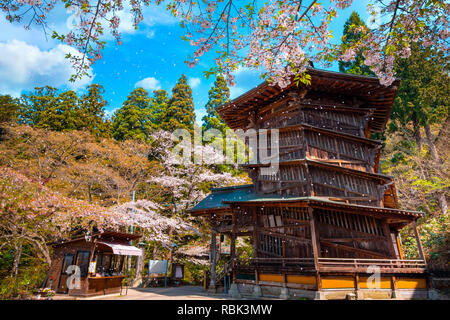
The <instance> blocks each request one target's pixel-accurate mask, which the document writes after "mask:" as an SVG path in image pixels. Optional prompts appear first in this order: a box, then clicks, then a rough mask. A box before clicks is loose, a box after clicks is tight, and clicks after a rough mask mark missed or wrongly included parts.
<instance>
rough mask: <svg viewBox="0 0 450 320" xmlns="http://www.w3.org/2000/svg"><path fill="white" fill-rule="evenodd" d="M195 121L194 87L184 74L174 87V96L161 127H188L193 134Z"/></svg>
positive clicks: (165, 128) (169, 128)
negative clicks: (192, 87)
mask: <svg viewBox="0 0 450 320" xmlns="http://www.w3.org/2000/svg"><path fill="white" fill-rule="evenodd" d="M194 122H195V113H194V101H193V99H192V89H191V87H190V86H189V84H188V83H187V79H186V76H185V75H184V74H183V75H182V76H181V77H180V79H179V80H178V82H177V84H176V85H175V87H174V88H173V89H172V98H171V99H170V101H169V105H168V107H167V111H166V113H165V115H164V118H163V120H162V122H161V128H162V129H164V130H167V131H174V130H175V129H179V128H183V129H187V130H189V131H190V132H191V134H193V131H194Z"/></svg>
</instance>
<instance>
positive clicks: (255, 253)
mask: <svg viewBox="0 0 450 320" xmlns="http://www.w3.org/2000/svg"><path fill="white" fill-rule="evenodd" d="M256 210H257V207H252V216H253V258H258V215H257V212H256Z"/></svg>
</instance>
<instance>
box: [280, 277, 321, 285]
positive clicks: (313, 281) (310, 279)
mask: <svg viewBox="0 0 450 320" xmlns="http://www.w3.org/2000/svg"><path fill="white" fill-rule="evenodd" d="M287 282H288V283H300V284H311V285H316V277H314V276H292V275H288V276H287Z"/></svg>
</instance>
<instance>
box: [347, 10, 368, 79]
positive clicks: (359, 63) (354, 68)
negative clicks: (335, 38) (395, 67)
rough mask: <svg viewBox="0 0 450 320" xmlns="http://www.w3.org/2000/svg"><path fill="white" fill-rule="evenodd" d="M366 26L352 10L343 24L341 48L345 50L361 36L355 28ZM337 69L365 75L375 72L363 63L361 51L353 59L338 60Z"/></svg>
mask: <svg viewBox="0 0 450 320" xmlns="http://www.w3.org/2000/svg"><path fill="white" fill-rule="evenodd" d="M360 26H364V27H365V26H366V24H365V23H364V21H362V20H361V17H360V16H359V14H358V13H357V12H355V11H353V12H352V14H351V15H350V18H348V19H347V21H346V22H345V25H344V34H343V36H342V43H341V50H342V52H344V51H345V49H347V48H348V47H349V46H350V45H351V44H352V43H355V42H358V41H359V40H360V38H361V36H362V34H361V32H358V31H356V28H358V27H360ZM339 71H340V72H345V73H353V74H360V75H365V76H374V75H375V74H374V73H373V72H372V70H370V68H369V67H368V66H366V65H365V64H364V57H363V55H362V53H361V52H359V53H357V54H356V57H355V60H353V61H339Z"/></svg>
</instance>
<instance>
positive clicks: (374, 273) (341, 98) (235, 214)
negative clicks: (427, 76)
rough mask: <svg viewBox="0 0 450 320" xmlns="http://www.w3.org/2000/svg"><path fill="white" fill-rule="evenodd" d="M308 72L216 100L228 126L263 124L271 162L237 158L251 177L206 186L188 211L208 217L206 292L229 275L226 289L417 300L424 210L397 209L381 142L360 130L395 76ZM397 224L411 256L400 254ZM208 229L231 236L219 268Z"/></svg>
mask: <svg viewBox="0 0 450 320" xmlns="http://www.w3.org/2000/svg"><path fill="white" fill-rule="evenodd" d="M308 72H309V74H310V75H311V84H310V85H309V86H305V85H299V86H297V85H296V84H294V83H292V84H291V85H290V86H288V87H287V88H284V89H280V88H279V87H278V86H272V85H270V84H268V83H267V82H264V83H262V84H261V85H259V86H258V87H256V88H254V89H252V90H250V91H248V92H247V93H245V94H243V95H241V96H240V97H238V98H236V99H235V100H233V101H231V102H230V103H228V104H226V105H224V106H221V107H220V108H218V109H217V111H218V113H219V114H220V116H221V117H222V119H223V120H224V121H225V122H226V124H227V125H228V126H229V127H230V128H231V129H234V130H236V129H243V130H248V129H255V130H256V131H258V130H260V129H267V132H268V137H269V140H270V137H271V132H273V130H274V129H277V130H278V146H279V148H278V149H279V150H278V154H277V156H278V158H279V163H278V170H277V172H276V174H272V175H267V174H265V173H263V172H262V171H261V170H262V168H264V167H266V166H268V165H270V164H263V163H262V162H261V161H259V160H260V159H259V156H258V157H257V159H256V161H253V162H252V163H248V164H245V165H244V167H245V168H246V170H247V171H248V174H249V176H250V178H251V179H252V181H253V184H251V185H244V186H235V187H228V188H219V189H214V190H212V193H211V194H210V195H209V196H207V197H206V198H205V199H204V200H202V201H201V202H200V203H199V204H198V205H197V206H195V207H194V208H192V209H191V210H190V211H191V214H192V215H196V216H203V217H205V218H206V219H208V220H209V223H210V226H211V233H212V240H211V256H210V258H211V284H210V289H211V290H213V291H214V290H215V286H218V285H220V284H222V285H223V283H222V282H224V280H223V279H224V275H225V274H226V273H228V274H230V275H231V281H232V283H233V284H234V287H233V286H232V289H233V294H234V295H235V296H239V295H240V294H253V295H254V296H256V297H258V296H261V294H262V295H274V294H276V295H278V294H279V295H280V296H281V297H284V298H288V297H292V296H299V297H300V296H305V297H310V298H318V299H339V298H346V297H347V298H349V297H350V298H353V297H356V298H358V299H364V298H395V297H397V298H411V297H419V298H420V297H426V295H427V288H428V280H427V275H426V270H425V267H426V262H425V257H424V254H423V250H422V246H421V243H420V239H419V237H418V234H417V230H416V220H417V219H418V218H420V217H421V216H422V213H421V212H415V211H406V210H401V209H398V203H397V196H396V190H395V186H394V183H393V180H392V178H391V177H389V176H386V175H383V174H381V170H380V164H379V158H380V150H381V141H377V140H372V139H371V138H370V137H371V134H372V133H377V132H382V131H383V130H384V128H385V125H386V122H387V120H388V117H389V113H390V110H391V108H392V104H393V101H394V98H395V94H396V92H397V88H398V85H399V81H398V80H397V81H395V82H394V83H393V84H392V85H391V86H389V87H385V86H382V85H380V84H379V81H378V79H376V78H372V77H366V76H358V75H350V74H343V73H336V72H329V71H323V70H318V69H310V70H309V71H308ZM274 137H275V136H274ZM246 142H248V141H246ZM267 145H268V146H270V145H271V144H270V143H268V144H267ZM264 147H265V148H267V149H268V151H267V152H268V153H269V155H270V154H271V152H272V151H271V150H270V147H267V146H264V145H258V149H259V148H264ZM254 151H255V154H256V155H259V153H258V151H259V150H254ZM274 155H275V154H274ZM407 225H411V226H412V227H413V230H414V232H415V235H416V240H417V247H418V258H419V259H416V260H407V259H405V258H404V255H403V252H402V245H401V239H400V237H399V230H400V229H401V228H403V227H405V226H407ZM217 235H226V236H227V238H229V239H231V250H230V259H229V263H227V264H226V265H225V269H224V270H222V269H221V270H216V258H217V254H216V248H217V243H216V241H217V240H216V236H217ZM237 237H251V241H252V244H253V257H251V258H246V259H243V258H241V257H239V256H238V255H237V254H236V239H237ZM221 238H223V237H221ZM375 278H376V280H375ZM225 280H226V278H225ZM226 283H227V281H225V286H226ZM225 289H227V288H225Z"/></svg>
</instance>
